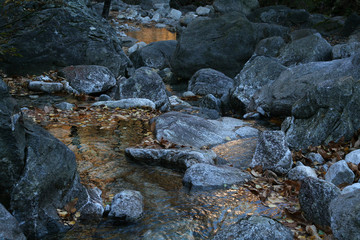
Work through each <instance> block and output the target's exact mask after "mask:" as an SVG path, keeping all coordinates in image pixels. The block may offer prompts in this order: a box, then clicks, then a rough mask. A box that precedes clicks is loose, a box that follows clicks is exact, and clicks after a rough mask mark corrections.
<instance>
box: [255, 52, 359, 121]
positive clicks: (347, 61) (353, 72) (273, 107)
mask: <svg viewBox="0 0 360 240" xmlns="http://www.w3.org/2000/svg"><path fill="white" fill-rule="evenodd" d="M359 59H360V55H355V56H354V57H352V58H344V59H339V60H333V61H328V62H313V63H306V64H301V65H298V66H294V67H290V68H288V69H287V70H285V71H283V72H282V73H281V74H280V76H279V77H278V78H277V79H276V80H275V81H274V82H273V83H272V84H271V85H266V86H264V87H263V88H262V89H261V90H260V91H259V92H257V93H256V95H255V96H254V97H253V99H252V101H251V103H250V104H249V106H248V109H249V111H253V110H256V108H257V107H259V106H260V107H262V109H264V110H265V111H266V112H268V113H270V114H271V115H272V116H279V115H280V116H289V115H290V114H291V108H292V106H293V104H294V103H295V102H296V101H298V100H300V99H301V98H303V97H304V96H305V95H306V94H307V93H308V92H310V91H311V90H313V89H314V88H315V87H316V86H317V85H318V84H320V83H322V82H325V81H330V80H334V81H337V80H338V79H341V78H344V77H347V76H352V77H353V78H354V79H358V78H360V70H359V67H358V62H359ZM342 92H343V91H342ZM334 94H335V93H334ZM342 102H343V101H342ZM311 109H313V107H311Z"/></svg>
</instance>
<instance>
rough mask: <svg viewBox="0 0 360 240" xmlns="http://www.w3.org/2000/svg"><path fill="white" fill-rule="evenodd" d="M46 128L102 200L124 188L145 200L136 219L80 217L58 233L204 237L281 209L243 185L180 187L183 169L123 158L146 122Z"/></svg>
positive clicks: (138, 139) (80, 236)
mask: <svg viewBox="0 0 360 240" xmlns="http://www.w3.org/2000/svg"><path fill="white" fill-rule="evenodd" d="M48 130H49V131H50V132H51V133H52V134H53V135H54V136H55V137H57V138H59V139H60V140H61V141H63V142H64V143H65V144H66V145H68V146H69V147H70V148H71V149H72V150H73V151H74V152H75V155H76V158H77V162H78V170H79V172H80V176H81V178H82V182H84V183H85V184H87V185H89V186H97V187H99V188H100V189H101V190H102V191H103V198H104V199H105V202H106V203H110V201H111V198H112V197H113V196H114V195H115V194H116V193H118V192H119V191H121V190H124V189H134V190H137V191H140V192H141V193H142V195H143V196H144V200H145V215H144V218H143V219H141V220H140V221H139V222H138V223H135V224H125V225H114V224H113V223H111V222H108V221H106V220H104V221H102V222H101V223H100V224H91V223H87V224H86V223H79V224H77V225H76V226H75V227H74V228H73V229H72V230H70V231H69V232H67V233H66V234H65V235H64V236H61V238H62V239H92V238H100V239H140V238H141V239H161V237H164V239H205V238H208V237H209V236H211V235H212V234H213V233H215V232H217V231H218V230H219V228H221V227H223V226H225V225H229V224H232V223H235V222H236V221H238V220H239V219H240V218H241V217H242V216H245V215H252V214H261V215H266V216H275V217H276V216H278V214H279V213H278V212H277V211H276V210H274V209H269V208H267V207H264V206H263V205H262V204H261V203H260V200H259V199H258V197H256V196H255V195H253V194H252V193H251V192H250V191H248V190H246V189H243V188H238V187H235V186H233V189H228V190H218V191H212V192H203V193H197V194H189V193H187V192H186V191H184V190H183V189H182V174H180V173H178V172H176V171H173V170H170V169H165V168H162V167H157V166H147V165H140V164H137V163H134V162H131V161H129V160H127V159H126V158H125V155H124V149H125V148H126V147H131V146H135V145H136V144H138V143H140V142H141V140H142V139H143V137H144V135H145V133H146V132H147V131H148V125H147V123H144V122H141V121H120V122H119V124H118V126H116V127H113V128H111V129H101V127H99V126H87V127H74V126H72V127H69V126H62V127H58V128H50V129H48ZM57 237H59V236H57Z"/></svg>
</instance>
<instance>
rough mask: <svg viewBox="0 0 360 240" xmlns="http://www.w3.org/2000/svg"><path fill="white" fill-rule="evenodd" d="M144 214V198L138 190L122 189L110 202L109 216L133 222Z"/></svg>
mask: <svg viewBox="0 0 360 240" xmlns="http://www.w3.org/2000/svg"><path fill="white" fill-rule="evenodd" d="M143 214H144V198H143V196H142V195H141V193H140V192H138V191H134V190H123V191H121V192H120V193H118V194H116V195H115V196H114V198H113V200H112V202H111V208H110V212H109V217H112V218H116V219H119V220H123V221H126V222H135V221H137V220H139V219H140V218H141V217H142V216H143Z"/></svg>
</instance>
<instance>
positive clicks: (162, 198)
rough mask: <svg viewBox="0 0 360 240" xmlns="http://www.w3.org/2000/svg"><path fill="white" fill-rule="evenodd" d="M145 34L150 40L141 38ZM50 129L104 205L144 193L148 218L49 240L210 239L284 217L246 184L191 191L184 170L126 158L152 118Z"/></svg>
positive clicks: (81, 227) (83, 227)
mask: <svg viewBox="0 0 360 240" xmlns="http://www.w3.org/2000/svg"><path fill="white" fill-rule="evenodd" d="M141 29H142V30H141V31H137V32H136V34H133V35H132V36H133V37H136V38H138V39H139V40H140V41H146V42H150V40H148V37H149V35H150V37H152V38H153V39H152V40H151V41H159V40H167V39H169V38H168V37H169V36H170V32H168V31H167V30H165V29H158V28H154V27H152V28H150V30H149V29H148V28H141ZM154 31H155V32H154ZM129 35H131V34H129ZM145 35H146V40H145V39H144V38H141V37H140V36H143V37H145ZM171 36H174V35H171ZM48 98H51V99H48ZM65 100H66V101H69V99H67V98H66V97H64V96H47V97H46V96H40V97H39V98H37V99H36V100H35V101H36V103H34V100H31V101H32V102H31V104H35V105H37V106H39V107H41V106H42V105H46V104H55V103H58V102H61V101H65ZM18 101H19V105H21V106H23V107H24V106H29V104H30V103H29V101H28V99H27V98H23V99H18ZM83 104H88V106H90V103H83ZM44 127H45V128H46V129H47V130H48V131H49V132H50V133H51V134H53V135H54V136H55V137H56V138H58V139H59V140H60V141H62V142H63V143H65V144H66V145H67V146H68V147H69V148H70V149H71V150H72V151H73V152H74V153H75V155H76V158H77V164H78V171H79V173H80V176H81V180H82V181H83V182H86V183H88V184H90V185H91V186H96V187H98V188H100V189H101V190H102V198H103V199H104V204H110V201H111V199H112V198H113V197H114V195H115V194H117V193H118V192H120V191H121V190H124V189H132V190H137V191H140V192H141V194H142V195H143V197H144V205H145V212H144V217H143V218H142V219H141V220H140V221H138V222H136V223H133V224H114V223H113V222H111V221H110V220H109V219H104V220H102V221H101V222H95V223H94V222H91V221H89V222H82V221H78V222H77V223H76V224H75V225H74V226H73V227H72V229H71V230H70V231H68V232H67V233H64V234H60V235H56V236H47V237H46V238H45V239H64V240H68V239H154V240H155V239H184V240H185V239H208V238H209V237H211V236H212V235H213V234H215V233H216V232H217V231H218V230H219V229H220V228H222V227H224V226H227V225H230V224H233V223H235V222H237V221H238V220H239V219H240V218H241V217H243V216H246V215H263V216H269V217H272V218H275V219H276V218H281V217H282V216H281V213H282V211H281V209H279V208H276V207H275V208H269V207H266V206H264V205H263V204H262V203H261V201H260V199H259V198H258V197H257V196H255V195H254V194H252V193H251V192H250V191H249V190H247V189H245V188H241V187H238V186H233V187H232V188H230V189H228V190H216V191H209V192H199V193H188V192H187V191H185V190H184V189H183V187H182V177H183V173H181V172H177V171H175V170H172V169H167V168H163V167H159V166H148V165H142V164H139V163H135V162H132V161H130V160H128V159H126V158H125V155H124V150H125V149H126V148H127V147H133V146H136V145H137V144H139V143H141V141H142V140H143V139H144V138H145V137H146V136H147V134H148V132H149V131H150V127H149V125H148V122H146V121H140V120H131V119H128V120H121V119H120V120H118V121H117V124H115V125H111V126H110V127H104V126H103V125H102V124H101V123H98V124H89V125H86V124H80V123H78V124H66V123H63V124H61V123H59V124H57V125H56V126H54V125H48V126H46V125H45V126H44ZM245 147H246V146H245Z"/></svg>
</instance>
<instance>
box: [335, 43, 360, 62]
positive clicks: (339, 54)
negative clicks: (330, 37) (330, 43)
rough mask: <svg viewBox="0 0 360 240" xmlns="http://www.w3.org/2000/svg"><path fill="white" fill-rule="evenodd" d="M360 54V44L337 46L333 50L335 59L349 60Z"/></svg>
mask: <svg viewBox="0 0 360 240" xmlns="http://www.w3.org/2000/svg"><path fill="white" fill-rule="evenodd" d="M359 53H360V42H350V43H344V44H337V45H335V46H334V47H333V48H332V56H333V59H338V58H347V57H351V56H353V55H356V54H359Z"/></svg>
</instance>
